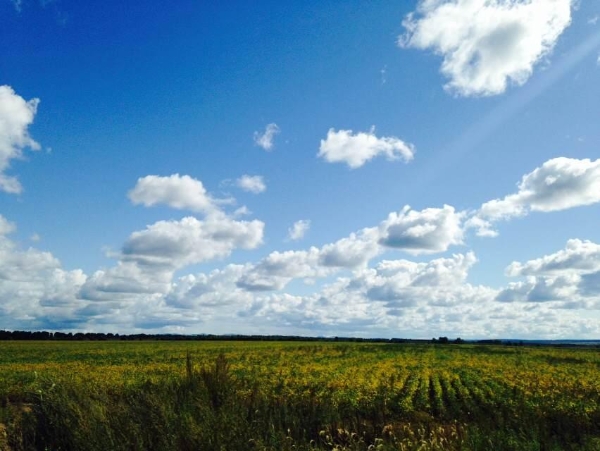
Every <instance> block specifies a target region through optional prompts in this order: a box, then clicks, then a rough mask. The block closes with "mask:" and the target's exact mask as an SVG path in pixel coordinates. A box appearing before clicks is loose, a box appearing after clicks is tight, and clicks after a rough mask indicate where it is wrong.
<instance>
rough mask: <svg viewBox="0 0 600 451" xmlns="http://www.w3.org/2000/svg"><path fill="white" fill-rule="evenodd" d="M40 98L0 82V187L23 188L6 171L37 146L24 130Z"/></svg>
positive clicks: (18, 190)
mask: <svg viewBox="0 0 600 451" xmlns="http://www.w3.org/2000/svg"><path fill="white" fill-rule="evenodd" d="M15 5H16V3H15ZM39 102H40V101H39V99H32V100H29V101H26V100H25V99H23V98H22V97H21V96H19V95H17V94H16V93H15V91H13V89H12V88H11V87H10V86H6V85H4V86H0V191H5V192H7V193H11V194H19V193H21V191H22V190H23V188H22V187H21V183H20V182H19V180H17V178H16V177H12V176H8V175H6V174H5V172H6V170H7V169H8V168H9V166H10V162H11V160H14V159H19V158H21V157H22V155H23V149H25V148H30V149H32V150H39V149H40V145H39V144H38V143H37V142H35V141H34V140H33V139H32V138H31V137H30V136H29V133H28V131H27V128H28V127H29V126H30V125H31V124H32V123H33V119H34V117H35V114H36V112H37V107H38V104H39Z"/></svg>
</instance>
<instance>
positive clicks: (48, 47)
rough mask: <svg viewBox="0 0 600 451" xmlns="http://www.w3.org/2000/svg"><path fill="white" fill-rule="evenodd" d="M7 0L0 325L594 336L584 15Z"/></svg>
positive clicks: (477, 6) (2, 46)
mask: <svg viewBox="0 0 600 451" xmlns="http://www.w3.org/2000/svg"><path fill="white" fill-rule="evenodd" d="M203 3H204V2H192V1H181V2H175V3H174V4H169V5H165V4H164V2H158V1H156V2H155V1H152V0H150V1H148V2H143V3H139V4H137V3H135V2H133V3H131V2H129V3H123V2H113V1H106V2H101V3H98V2H74V1H68V0H21V1H17V0H0V20H1V21H2V27H0V55H1V56H0V215H1V216H0V275H1V276H0V328H5V329H47V330H73V331H105V332H120V333H128V332H129V333H131V332H181V333H204V332H206V333H284V334H306V335H357V336H383V337H394V336H396V337H417V338H430V337H432V336H439V335H449V336H461V337H463V338H480V337H522V338H597V337H598V336H600V227H598V225H599V224H598V222H599V219H600V218H599V212H600V210H599V208H600V206H599V204H600V159H599V152H598V150H599V148H600V131H599V129H598V118H599V117H600V104H599V103H598V101H597V99H599V98H600V83H598V80H599V77H600V23H598V22H599V21H598V18H599V17H600V5H599V4H597V3H595V2H579V1H575V0H528V1H526V0H518V1H507V0H498V1H486V0H435V1H433V0H428V1H410V2H359V1H356V2H355V1H348V2H344V3H343V4H340V2H326V1H321V2H296V3H295V4H285V5H282V4H278V3H275V2H255V4H248V3H247V2H231V3H229V4H203Z"/></svg>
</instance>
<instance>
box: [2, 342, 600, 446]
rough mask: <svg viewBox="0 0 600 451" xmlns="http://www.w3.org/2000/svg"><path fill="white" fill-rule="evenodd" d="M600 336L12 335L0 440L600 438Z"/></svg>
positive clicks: (530, 442)
mask: <svg viewBox="0 0 600 451" xmlns="http://www.w3.org/2000/svg"><path fill="white" fill-rule="evenodd" d="M599 376H600V351H599V350H598V349H597V348H595V349H594V348H576V349H575V348H569V349H567V348H550V347H509V346H482V345H466V344H463V345H415V344H362V343H361V344H357V343H331V342H328V343H315V342H311V343H300V342H200V341H186V342H55V341H45V342H7V341H5V342H0V402H1V403H0V450H13V451H14V450H21V449H41V450H46V449H47V450H78V449H93V450H136V449H139V450H145V449H156V450H168V449H173V450H175V449H177V450H178V449H183V450H249V449H257V450H266V449H269V450H292V449H295V450H310V449H312V450H321V449H323V450H324V449H328V450H333V449H337V450H375V449H378V450H392V449H393V450H417V449H419V450H431V449H436V450H563V449H567V450H568V449H572V450H579V449H583V450H600V377H599Z"/></svg>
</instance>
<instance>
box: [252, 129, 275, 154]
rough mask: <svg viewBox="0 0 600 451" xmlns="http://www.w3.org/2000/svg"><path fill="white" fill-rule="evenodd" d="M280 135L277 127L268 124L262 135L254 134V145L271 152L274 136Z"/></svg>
mask: <svg viewBox="0 0 600 451" xmlns="http://www.w3.org/2000/svg"><path fill="white" fill-rule="evenodd" d="M278 133H280V130H279V127H278V126H277V124H275V123H271V124H268V125H267V126H266V128H265V132H264V133H260V132H254V143H255V144H256V145H257V146H259V147H262V148H263V149H264V150H267V151H269V150H271V149H272V148H273V146H274V142H273V141H274V140H275V135H277V134H278Z"/></svg>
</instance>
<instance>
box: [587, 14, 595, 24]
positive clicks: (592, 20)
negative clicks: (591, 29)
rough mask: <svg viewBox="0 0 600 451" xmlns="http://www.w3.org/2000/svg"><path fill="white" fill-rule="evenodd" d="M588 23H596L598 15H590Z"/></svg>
mask: <svg viewBox="0 0 600 451" xmlns="http://www.w3.org/2000/svg"><path fill="white" fill-rule="evenodd" d="M587 23H588V24H590V25H596V24H597V23H598V16H597V15H596V16H594V17H590V18H589V19H588V21H587Z"/></svg>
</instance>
